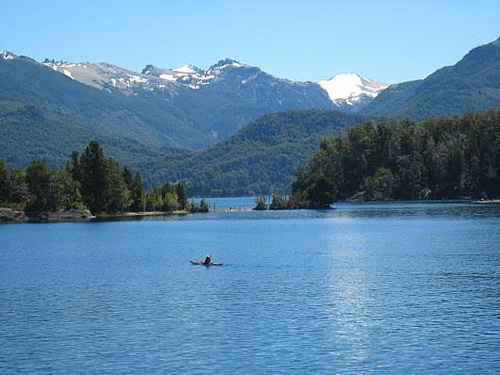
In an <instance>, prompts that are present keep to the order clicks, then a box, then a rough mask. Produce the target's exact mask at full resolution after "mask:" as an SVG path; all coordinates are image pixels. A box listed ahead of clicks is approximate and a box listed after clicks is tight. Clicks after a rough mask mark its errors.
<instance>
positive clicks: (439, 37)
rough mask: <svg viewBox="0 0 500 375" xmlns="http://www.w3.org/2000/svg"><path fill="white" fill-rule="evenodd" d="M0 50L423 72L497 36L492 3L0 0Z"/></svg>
mask: <svg viewBox="0 0 500 375" xmlns="http://www.w3.org/2000/svg"><path fill="white" fill-rule="evenodd" d="M0 15H1V22H0V50H8V51H11V52H13V53H15V54H18V55H26V56H30V57H32V58H34V59H35V60H38V61H42V60H43V59H45V58H50V59H56V60H64V61H70V62H87V61H88V62H108V63H112V64H115V65H118V66H121V67H123V68H127V69H130V70H134V71H141V70H142V69H143V68H144V66H145V65H146V64H153V65H156V66H158V67H162V68H175V67H179V66H182V65H185V64H193V65H196V66H198V67H199V68H203V69H205V68H207V67H208V66H210V65H213V64H214V63H216V62H217V61H218V60H220V59H223V58H226V57H230V58H232V59H235V60H237V61H240V62H243V63H246V64H249V65H253V66H258V67H260V68H261V69H262V70H264V71H266V72H268V73H270V74H273V75H275V76H277V77H280V78H288V79H292V80H300V81H318V80H321V79H327V78H330V77H332V76H334V75H336V74H338V73H343V72H356V73H359V74H361V75H363V76H365V77H369V78H372V79H376V80H378V81H380V82H384V83H398V82H403V81H409V80H414V79H420V78H424V77H426V76H427V75H429V74H431V73H432V72H434V71H435V70H437V69H439V68H441V67H443V66H445V65H453V64H455V63H456V62H457V61H458V60H460V59H461V58H462V57H463V56H464V55H465V54H466V53H467V52H468V51H469V50H470V49H472V48H474V47H476V46H479V45H482V44H485V43H488V42H491V41H493V40H496V39H497V38H499V37H500V1H499V0H474V1H471V0H432V1H431V0H419V1H406V0H371V1H369V0H338V1H336V0H329V1H328V0H303V1H296V0H288V1H285V0H251V1H241V0H240V1H238V0H232V1H224V0H205V1H200V0H189V1H182V0H176V1H170V0H163V1H161V0H156V1H155V0H141V1H132V0H120V1H114V0H85V1H84V0H80V1H68V0H65V1H57V0H43V1H41V0H36V1H35V0H16V1H12V0H0Z"/></svg>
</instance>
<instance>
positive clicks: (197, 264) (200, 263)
mask: <svg viewBox="0 0 500 375" xmlns="http://www.w3.org/2000/svg"><path fill="white" fill-rule="evenodd" d="M190 262H191V264H194V265H196V266H206V267H210V266H222V265H223V264H224V263H208V264H206V263H203V262H199V261H197V260H190Z"/></svg>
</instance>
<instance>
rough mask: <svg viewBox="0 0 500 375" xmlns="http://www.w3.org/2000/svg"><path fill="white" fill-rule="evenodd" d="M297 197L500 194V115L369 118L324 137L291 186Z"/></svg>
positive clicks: (323, 200) (322, 202)
mask: <svg viewBox="0 0 500 375" xmlns="http://www.w3.org/2000/svg"><path fill="white" fill-rule="evenodd" d="M292 190H293V197H294V199H295V200H305V201H308V202H312V203H313V204H314V205H318V206H326V205H329V204H331V203H333V202H334V201H337V200H344V199H360V200H386V199H457V198H485V199H490V198H499V197H500V111H489V112H487V113H483V114H469V115H465V116H463V117H453V118H435V119H431V120H427V121H425V122H423V123H420V124H416V123H414V122H412V121H410V120H393V121H388V120H382V121H369V122H365V123H363V124H361V125H358V126H355V127H352V128H350V129H349V130H348V131H347V133H346V134H345V135H342V136H337V137H334V138H326V139H324V140H323V142H322V143H321V146H320V148H319V150H318V151H316V152H315V153H314V154H313V156H312V157H311V159H310V161H309V163H308V164H307V165H306V166H305V167H299V168H298V170H297V176H296V181H295V182H294V183H293V188H292Z"/></svg>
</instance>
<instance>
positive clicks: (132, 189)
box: [0, 141, 188, 215]
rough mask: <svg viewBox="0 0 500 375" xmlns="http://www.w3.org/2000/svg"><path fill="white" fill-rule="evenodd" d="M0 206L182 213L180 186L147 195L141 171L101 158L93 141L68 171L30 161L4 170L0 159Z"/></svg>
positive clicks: (74, 157)
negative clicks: (19, 167) (131, 171)
mask: <svg viewBox="0 0 500 375" xmlns="http://www.w3.org/2000/svg"><path fill="white" fill-rule="evenodd" d="M0 206H8V207H12V208H15V209H17V210H20V211H25V212H39V211H59V210H70V209H76V210H83V209H89V210H90V211H91V212H92V213H93V214H94V215H102V214H111V213H119V212H126V211H131V212H143V211H145V210H147V211H166V212H171V211H174V210H184V209H186V208H187V207H188V203H187V195H186V188H185V187H184V185H182V184H180V183H178V184H171V183H165V184H163V185H162V186H161V187H157V188H153V189H152V190H151V191H149V192H146V191H145V189H144V187H143V184H142V181H141V176H140V174H139V173H136V174H135V175H134V176H133V175H132V174H131V173H130V171H129V170H128V169H127V168H124V167H122V166H121V165H120V164H119V163H118V162H116V161H115V160H113V159H111V158H107V157H106V156H105V155H104V152H103V149H102V148H101V146H100V145H99V143H98V142H96V141H91V142H90V143H89V144H88V146H87V147H86V148H85V150H84V151H83V153H81V154H79V153H78V152H76V151H74V152H73V153H72V154H71V156H70V159H69V161H68V162H67V165H66V168H65V169H62V170H56V169H52V168H50V167H49V166H48V165H47V163H46V162H45V161H34V162H31V163H30V164H29V165H28V166H27V167H26V168H25V169H24V170H22V169H18V168H10V169H9V168H8V167H7V165H6V164H5V162H4V161H2V160H0Z"/></svg>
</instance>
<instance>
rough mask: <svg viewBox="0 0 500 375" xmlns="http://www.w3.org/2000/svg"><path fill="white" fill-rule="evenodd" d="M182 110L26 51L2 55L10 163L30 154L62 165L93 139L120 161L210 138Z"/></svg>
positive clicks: (1, 117)
mask: <svg viewBox="0 0 500 375" xmlns="http://www.w3.org/2000/svg"><path fill="white" fill-rule="evenodd" d="M180 117H182V114H180V111H179V110H178V109H177V108H176V107H175V106H173V105H169V104H168V103H160V102H159V101H154V100H145V98H137V97H128V96H125V95H122V94H119V95H117V94H115V93H109V92H107V91H104V90H97V89H95V88H93V87H90V86H87V85H83V84H81V83H79V82H76V81H75V80H72V79H70V78H68V77H66V76H65V75H63V74H59V73H57V72H54V71H53V70H51V69H48V68H47V67H45V66H43V65H42V64H39V63H37V62H36V61H34V60H32V59H30V58H27V57H23V56H16V55H14V54H12V53H9V52H3V53H1V54H0V138H1V139H2V140H3V142H2V147H1V148H0V158H2V159H5V160H6V161H7V163H9V164H10V165H12V166H23V165H25V164H26V163H27V162H29V161H31V160H34V159H38V160H39V159H45V160H47V161H48V162H49V163H50V164H52V165H54V166H61V165H62V163H64V162H65V161H66V160H67V157H68V155H69V153H70V152H71V151H72V150H80V149H82V148H83V147H84V146H85V145H86V144H87V143H88V141H89V140H91V139H97V140H99V141H100V142H101V143H102V144H103V145H104V147H105V148H106V149H107V150H109V154H110V155H112V156H113V157H116V158H119V159H120V160H121V161H122V162H124V163H128V162H132V161H136V160H137V159H140V158H145V157H148V156H153V155H159V154H160V152H161V151H162V150H170V151H173V150H174V149H179V148H181V147H182V148H186V146H189V147H191V148H192V149H195V148H200V146H202V143H203V140H204V138H208V137H204V136H203V135H202V134H200V133H199V132H197V131H195V130H194V129H193V128H192V127H190V126H188V125H186V123H185V122H184V121H182V120H181V119H180ZM207 143H208V142H207Z"/></svg>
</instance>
